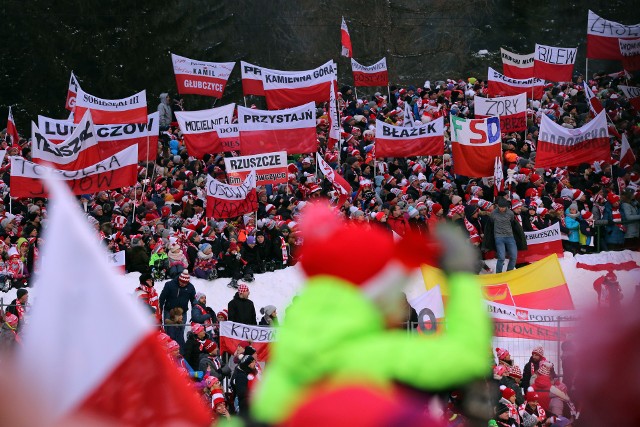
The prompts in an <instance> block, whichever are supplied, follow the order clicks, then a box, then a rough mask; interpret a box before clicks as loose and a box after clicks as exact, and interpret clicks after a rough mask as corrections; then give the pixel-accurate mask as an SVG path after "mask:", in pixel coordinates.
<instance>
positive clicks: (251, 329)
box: [220, 322, 275, 361]
mask: <svg viewBox="0 0 640 427" xmlns="http://www.w3.org/2000/svg"><path fill="white" fill-rule="evenodd" d="M242 341H249V342H250V343H251V347H253V348H255V349H256V354H257V355H258V360H260V361H264V360H268V359H269V343H272V342H274V341H275V329H274V328H269V327H266V326H252V325H245V324H243V323H235V322H220V354H222V353H229V354H230V355H231V356H233V354H234V353H235V351H236V349H237V348H238V344H240V343H241V342H242Z"/></svg>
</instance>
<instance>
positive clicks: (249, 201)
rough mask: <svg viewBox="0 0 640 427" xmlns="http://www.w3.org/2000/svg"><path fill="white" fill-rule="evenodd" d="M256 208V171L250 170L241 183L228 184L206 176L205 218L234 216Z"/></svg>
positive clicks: (253, 210)
mask: <svg viewBox="0 0 640 427" xmlns="http://www.w3.org/2000/svg"><path fill="white" fill-rule="evenodd" d="M256 210H258V196H257V193H256V171H251V172H250V173H249V175H247V178H246V179H245V180H244V182H243V183H242V184H241V185H228V184H225V183H223V182H220V181H218V180H217V179H214V178H211V177H210V176H207V218H216V219H224V218H235V217H237V216H240V215H244V214H247V213H251V212H255V211H256Z"/></svg>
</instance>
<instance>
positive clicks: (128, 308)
mask: <svg viewBox="0 0 640 427" xmlns="http://www.w3.org/2000/svg"><path fill="white" fill-rule="evenodd" d="M47 186H48V190H49V192H50V193H51V195H52V196H53V197H52V204H51V208H50V212H51V214H50V216H49V220H48V224H49V225H48V227H47V230H46V233H45V235H46V243H45V245H44V247H43V251H42V257H41V269H40V274H39V277H40V279H41V280H38V281H37V282H36V284H35V287H36V289H38V291H39V294H38V300H37V301H35V302H34V310H33V314H32V315H31V318H30V322H29V333H28V334H27V335H26V336H25V338H24V342H23V344H24V345H23V346H21V347H20V350H19V351H20V354H19V357H17V360H18V369H19V372H20V373H21V377H22V378H23V379H24V380H25V381H26V382H27V383H30V384H38V386H37V387H35V388H34V389H33V394H34V399H36V401H37V402H38V404H37V407H38V408H40V409H41V410H42V411H43V412H44V414H45V416H46V422H47V425H49V424H51V425H53V424H58V423H60V424H64V423H65V420H66V419H68V418H70V417H77V416H83V417H85V418H87V419H88V420H92V421H94V422H95V423H96V424H100V423H103V422H108V423H114V424H117V425H127V426H140V427H142V426H150V425H157V426H162V425H177V424H180V425H184V426H202V427H204V426H208V425H209V424H210V422H211V414H210V412H209V410H207V408H206V406H205V405H204V404H203V403H202V399H201V398H200V397H199V396H198V394H197V392H196V390H195V388H193V387H192V386H191V385H190V384H189V383H188V382H187V380H186V379H185V376H183V375H182V374H181V373H180V371H179V370H178V368H177V367H176V365H175V364H174V363H172V361H171V360H170V359H169V357H168V355H167V353H166V350H165V349H164V348H163V347H162V345H161V343H160V341H159V340H158V338H157V329H156V328H155V327H154V326H153V325H152V323H151V321H150V319H149V317H150V316H149V315H148V313H147V312H146V311H145V310H144V308H143V306H142V305H140V304H139V303H137V302H136V300H135V299H134V298H133V297H132V295H130V294H128V292H127V291H125V290H124V288H123V287H122V285H123V284H122V283H121V279H119V278H118V275H117V273H116V272H114V271H113V268H112V267H111V266H110V265H109V263H108V261H107V253H106V252H105V250H104V249H103V248H101V247H100V244H99V242H98V241H97V240H96V238H95V232H94V231H92V230H91V229H90V227H89V226H88V225H87V221H86V218H85V216H84V214H83V213H82V211H81V210H80V208H79V206H78V204H77V202H76V200H75V198H74V197H73V196H72V195H71V193H70V192H69V190H68V189H67V188H66V186H64V185H61V183H60V182H57V181H53V182H47ZM69 224H73V227H69ZM88 278H91V283H90V286H89V285H88V282H87V280H88ZM66 306H73V307H75V308H74V309H73V310H60V307H66ZM114 313H118V315H117V316H114V315H113V314H114ZM51 319H56V321H55V322H52V321H51ZM60 325H69V327H60ZM71 325H72V327H71ZM43 355H46V357H43Z"/></svg>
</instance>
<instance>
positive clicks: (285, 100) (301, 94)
mask: <svg viewBox="0 0 640 427" xmlns="http://www.w3.org/2000/svg"><path fill="white" fill-rule="evenodd" d="M330 90H331V82H330V81H329V82H324V83H319V84H316V85H313V86H308V87H301V88H292V89H270V90H265V91H264V96H265V97H266V98H267V107H268V108H269V110H281V109H283V108H292V107H298V106H300V105H302V104H306V103H308V102H311V101H314V102H316V103H319V102H325V101H328V100H329V91H330ZM268 151H278V150H268ZM312 151H313V150H312ZM243 154H244V153H243Z"/></svg>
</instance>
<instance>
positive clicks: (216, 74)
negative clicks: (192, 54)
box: [171, 53, 236, 99]
mask: <svg viewBox="0 0 640 427" xmlns="http://www.w3.org/2000/svg"><path fill="white" fill-rule="evenodd" d="M171 61H172V62H173V72H174V74H175V75H176V85H177V87H178V93H179V94H181V95H184V94H193V95H204V96H212V97H214V98H218V99H220V98H222V94H223V92H224V88H225V87H226V86H227V80H229V76H230V75H231V72H232V71H233V67H234V66H235V65H236V63H235V62H205V61H198V60H196V59H189V58H185V57H184V56H179V55H176V54H173V53H172V54H171Z"/></svg>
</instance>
